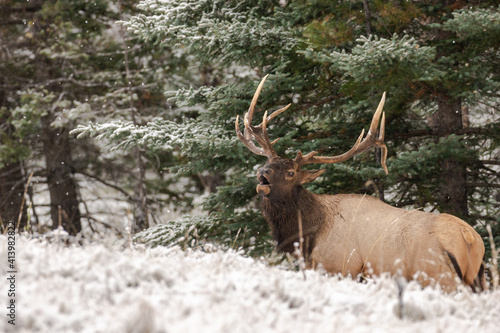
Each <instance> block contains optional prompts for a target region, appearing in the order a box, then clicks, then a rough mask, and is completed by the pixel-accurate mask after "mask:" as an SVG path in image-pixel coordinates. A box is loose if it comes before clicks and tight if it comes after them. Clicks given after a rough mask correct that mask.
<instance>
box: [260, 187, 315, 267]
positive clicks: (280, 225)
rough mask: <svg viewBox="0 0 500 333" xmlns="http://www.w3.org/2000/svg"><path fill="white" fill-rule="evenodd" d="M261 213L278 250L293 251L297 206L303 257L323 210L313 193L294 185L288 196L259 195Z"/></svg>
mask: <svg viewBox="0 0 500 333" xmlns="http://www.w3.org/2000/svg"><path fill="white" fill-rule="evenodd" d="M261 208H262V214H263V215H264V217H265V218H266V220H267V223H268V224H269V226H270V227H271V231H272V234H273V238H274V240H275V241H276V242H278V247H277V248H278V250H279V251H283V252H288V253H293V252H294V250H295V247H294V245H293V244H294V243H295V242H299V221H298V214H299V210H300V212H301V216H302V235H303V238H304V243H303V249H304V253H303V255H304V257H305V258H306V259H307V258H308V257H309V255H310V254H311V252H312V249H313V248H314V242H315V238H316V233H317V232H318V230H319V228H320V226H321V224H322V223H323V220H324V216H325V214H324V213H323V207H322V205H321V204H320V203H319V202H318V200H317V199H316V196H315V194H313V193H311V192H309V191H307V190H306V189H304V188H303V187H302V186H297V187H295V188H294V191H293V192H292V194H291V195H289V196H276V195H275V196H271V197H269V198H265V199H262V205H261Z"/></svg>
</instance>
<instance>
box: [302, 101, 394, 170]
mask: <svg viewBox="0 0 500 333" xmlns="http://www.w3.org/2000/svg"><path fill="white" fill-rule="evenodd" d="M384 103H385V92H384V93H383V94H382V98H381V100H380V103H379V105H378V107H377V110H376V111H375V114H374V115H373V118H372V122H371V124H370V128H369V130H368V133H367V135H366V138H364V139H363V136H364V130H363V131H361V135H360V136H359V137H358V139H357V140H356V143H355V144H354V146H352V148H351V149H349V150H348V151H347V152H345V153H343V154H341V155H337V156H315V154H316V153H317V152H312V153H309V154H307V155H305V156H302V153H300V154H297V157H296V158H295V161H296V162H298V163H299V164H300V165H301V166H302V165H305V164H311V163H338V162H342V161H345V160H347V159H349V158H351V157H354V156H356V155H358V154H360V153H362V152H363V151H365V150H367V149H368V148H370V147H372V146H375V147H378V148H380V149H381V152H382V156H381V161H380V163H381V164H382V167H383V168H384V171H385V173H388V171H387V166H386V160H387V146H386V145H385V143H384V136H385V112H383V111H382V110H383V108H384ZM381 116H382V121H381V125H380V133H379V135H378V137H375V135H376V132H377V127H378V124H379V121H380V117H381Z"/></svg>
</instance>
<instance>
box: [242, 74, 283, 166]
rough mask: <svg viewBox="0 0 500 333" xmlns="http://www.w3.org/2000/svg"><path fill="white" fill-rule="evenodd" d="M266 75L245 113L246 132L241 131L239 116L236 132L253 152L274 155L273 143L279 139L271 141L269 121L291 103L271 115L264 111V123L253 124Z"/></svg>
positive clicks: (268, 155)
mask: <svg viewBox="0 0 500 333" xmlns="http://www.w3.org/2000/svg"><path fill="white" fill-rule="evenodd" d="M268 76H269V74H268V75H266V76H264V78H262V80H261V81H260V83H259V86H258V87H257V89H256V90H255V93H254V95H253V98H252V102H251V103H250V107H249V108H248V112H247V113H245V117H244V119H243V122H244V124H245V130H244V132H243V133H244V134H242V133H241V131H240V127H239V117H236V124H235V128H236V134H237V135H238V138H239V139H240V141H241V142H242V143H243V144H244V145H245V146H247V147H248V149H250V150H251V151H252V152H253V153H255V154H257V155H262V156H267V157H273V156H276V152H275V151H274V149H273V145H274V144H275V143H276V142H277V141H278V139H276V140H274V141H273V142H271V141H270V140H269V136H268V134H267V123H268V122H269V121H271V120H272V119H273V118H275V117H276V116H278V115H279V114H281V113H282V112H284V111H285V110H286V109H288V108H289V107H290V105H291V104H288V105H287V106H285V107H283V108H281V109H279V110H276V111H274V112H273V113H272V114H271V115H270V116H268V115H267V111H266V112H265V113H264V117H263V119H262V123H261V124H260V125H258V126H252V119H253V116H254V113H255V106H256V105H257V100H258V99H259V95H260V92H261V91H262V87H263V86H264V82H265V81H266V79H267V77H268ZM254 140H255V141H256V142H257V143H258V144H259V145H260V146H261V147H257V146H256V145H255V143H254V142H253V141H254Z"/></svg>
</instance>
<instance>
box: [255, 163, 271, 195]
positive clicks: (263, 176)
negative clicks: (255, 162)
mask: <svg viewBox="0 0 500 333" xmlns="http://www.w3.org/2000/svg"><path fill="white" fill-rule="evenodd" d="M272 173H273V170H272V169H268V168H261V169H259V171H258V173H257V180H258V181H259V184H258V185H257V188H256V190H257V193H259V194H262V195H268V194H269V192H271V184H270V183H269V179H268V177H269V176H270V175H271V174H272Z"/></svg>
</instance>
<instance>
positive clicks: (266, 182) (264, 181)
mask: <svg viewBox="0 0 500 333" xmlns="http://www.w3.org/2000/svg"><path fill="white" fill-rule="evenodd" d="M259 184H260V185H271V184H270V183H269V180H267V178H266V177H264V176H259Z"/></svg>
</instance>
